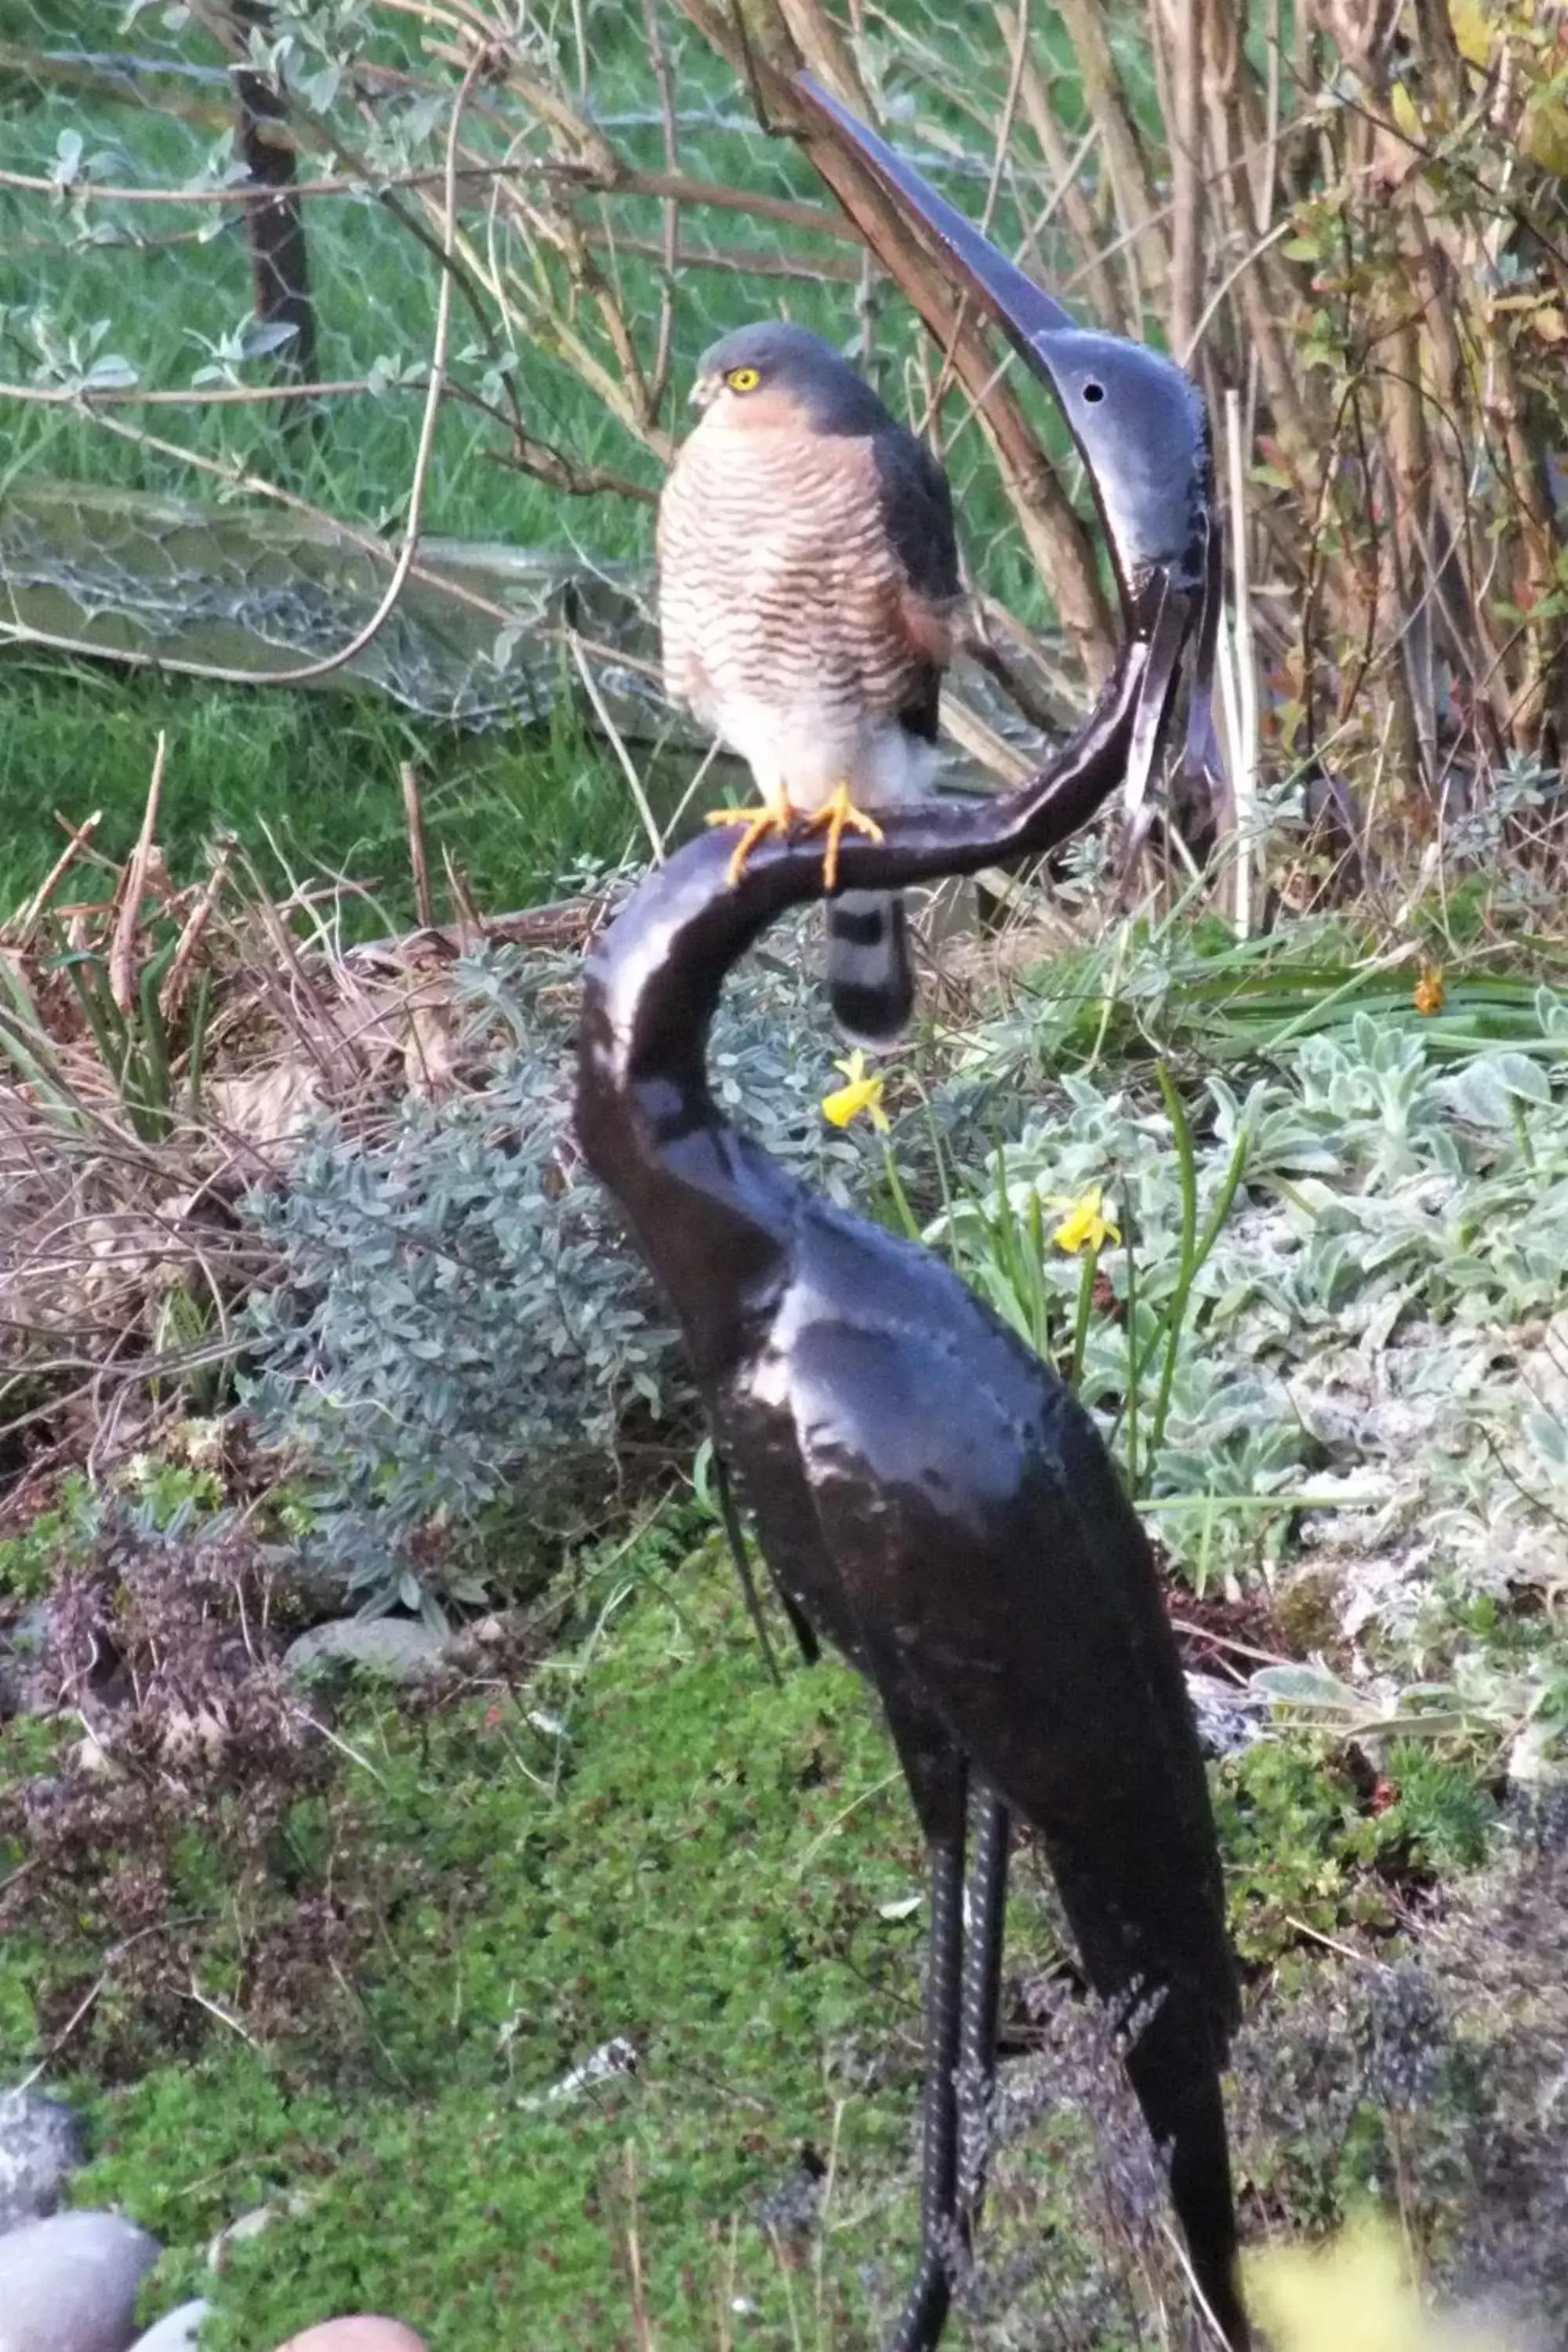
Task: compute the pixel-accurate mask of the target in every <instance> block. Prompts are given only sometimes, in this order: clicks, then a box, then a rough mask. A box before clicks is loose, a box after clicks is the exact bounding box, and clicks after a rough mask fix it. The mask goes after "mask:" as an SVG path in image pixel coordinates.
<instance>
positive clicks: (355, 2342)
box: [278, 2312, 428, 2352]
mask: <svg viewBox="0 0 1568 2352" xmlns="http://www.w3.org/2000/svg"><path fill="white" fill-rule="evenodd" d="M278 2352H428V2347H427V2346H426V2342H425V2338H424V2337H423V2336H416V2335H415V2333H414V2330H413V2329H412V2327H405V2326H404V2325H403V2322H402V2321H401V2320H400V2319H376V2318H374V2317H373V2316H372V2315H370V2314H369V2313H368V2312H361V2313H359V2314H358V2315H351V2316H350V2317H348V2318H346V2319H324V2320H323V2321H322V2322H321V2326H319V2327H307V2328H306V2330H305V2333H304V2334H303V2336H290V2337H289V2341H288V2343H287V2344H280V2345H279V2347H278Z"/></svg>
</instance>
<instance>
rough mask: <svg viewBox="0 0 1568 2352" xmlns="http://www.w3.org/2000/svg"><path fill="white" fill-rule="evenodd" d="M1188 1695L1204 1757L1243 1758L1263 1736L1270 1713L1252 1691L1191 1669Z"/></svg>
mask: <svg viewBox="0 0 1568 2352" xmlns="http://www.w3.org/2000/svg"><path fill="white" fill-rule="evenodd" d="M1186 1681H1187V1696H1188V1697H1189V1698H1190V1699H1191V1700H1192V1703H1193V1713H1194V1716H1195V1717H1196V1718H1197V1727H1198V1746H1199V1747H1200V1748H1202V1749H1203V1752H1204V1754H1205V1756H1215V1757H1220V1756H1240V1755H1243V1754H1245V1752H1246V1750H1247V1748H1252V1747H1255V1746H1256V1745H1257V1743H1258V1740H1260V1739H1261V1738H1262V1737H1263V1729H1264V1717H1265V1715H1266V1714H1267V1712H1268V1710H1267V1708H1266V1707H1265V1706H1264V1704H1263V1702H1262V1700H1261V1699H1259V1698H1258V1697H1257V1696H1255V1695H1254V1694H1253V1693H1252V1692H1251V1691H1248V1690H1242V1689H1240V1688H1238V1687H1237V1685H1236V1684H1235V1683H1226V1682H1222V1681H1221V1680H1220V1678H1219V1676H1218V1675H1202V1674H1196V1673H1194V1672H1192V1671H1190V1670H1189V1672H1188V1675H1187V1677H1186Z"/></svg>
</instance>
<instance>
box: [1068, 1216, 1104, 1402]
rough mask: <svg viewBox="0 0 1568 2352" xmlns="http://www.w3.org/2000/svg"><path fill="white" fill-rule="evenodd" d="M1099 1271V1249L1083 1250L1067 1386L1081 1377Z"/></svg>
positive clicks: (1074, 1384) (1074, 1386)
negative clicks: (1096, 1278)
mask: <svg viewBox="0 0 1568 2352" xmlns="http://www.w3.org/2000/svg"><path fill="white" fill-rule="evenodd" d="M1099 1272H1100V1251H1099V1249H1098V1247H1097V1248H1093V1249H1089V1250H1088V1251H1086V1252H1085V1255H1084V1261H1083V1265H1082V1269H1081V1270H1080V1272H1079V1278H1078V1314H1077V1316H1076V1317H1075V1318H1074V1321H1073V1328H1072V1355H1071V1357H1070V1358H1069V1360H1068V1388H1070V1389H1076V1388H1077V1386H1078V1384H1079V1381H1080V1380H1081V1378H1082V1377H1083V1351H1084V1349H1085V1348H1086V1347H1087V1346H1088V1344H1089V1316H1090V1314H1091V1312H1092V1311H1093V1307H1094V1284H1095V1277H1096V1276H1097V1275H1098V1274H1099Z"/></svg>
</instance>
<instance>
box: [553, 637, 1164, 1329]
mask: <svg viewBox="0 0 1568 2352" xmlns="http://www.w3.org/2000/svg"><path fill="white" fill-rule="evenodd" d="M1188 618H1189V606H1188V604H1187V602H1186V601H1185V600H1184V598H1183V597H1182V596H1180V595H1177V596H1174V597H1167V598H1165V599H1164V601H1163V603H1162V604H1160V605H1159V607H1158V609H1157V610H1156V611H1155V612H1154V613H1153V614H1152V616H1151V621H1150V625H1149V627H1148V628H1147V629H1146V630H1145V631H1143V632H1142V633H1141V634H1140V635H1137V636H1135V637H1133V638H1131V639H1130V640H1129V642H1128V643H1127V644H1126V645H1125V646H1123V648H1122V652H1121V657H1120V659H1119V661H1118V663H1117V666H1116V668H1115V669H1114V671H1113V672H1112V674H1111V677H1110V679H1109V680H1108V682H1107V685H1106V687H1105V689H1104V691H1103V692H1102V694H1101V696H1100V700H1099V702H1098V704H1097V705H1096V707H1095V709H1094V711H1093V712H1092V714H1091V715H1090V717H1089V719H1087V720H1086V722H1085V724H1084V725H1083V727H1082V728H1081V729H1080V730H1079V733H1078V734H1077V735H1076V736H1075V737H1074V738H1073V740H1072V741H1071V742H1070V743H1069V744H1068V746H1067V747H1066V748H1065V749H1064V750H1063V751H1060V752H1058V754H1057V756H1056V757H1055V758H1054V759H1053V760H1051V761H1048V762H1047V765H1046V766H1045V767H1044V768H1042V769H1041V771H1040V772H1039V773H1038V775H1037V776H1036V777H1034V778H1033V779H1032V780H1031V781H1030V782H1028V783H1027V784H1025V785H1022V786H1021V787H1020V788H1019V789H1018V790H1017V791H1016V792H1013V793H1005V794H999V795H997V796H996V797H995V798H994V799H985V800H978V801H963V802H960V801H954V800H942V801H933V802H930V803H923V804H921V806H920V807H919V808H916V809H908V810H900V811H898V812H897V813H896V814H890V815H889V817H888V819H887V822H886V826H885V832H884V837H883V839H882V840H881V841H880V842H870V841H866V840H860V839H846V840H845V841H844V843H843V844H842V845H841V849H840V857H839V874H840V879H841V881H842V883H843V885H844V887H846V888H848V889H854V890H887V889H899V888H901V887H903V886H904V885H905V884H907V883H912V882H920V881H928V880H932V879H935V878H936V877H941V876H945V875H950V874H968V873H973V872H975V871H976V870H977V869H978V868H980V867H982V866H989V865H992V864H994V863H996V862H998V861H1002V860H1006V859H1012V858H1019V857H1026V856H1037V855H1038V854H1040V853H1041V852H1042V851H1044V850H1047V849H1049V848H1051V847H1053V846H1054V845H1056V844H1057V843H1058V842H1059V841H1062V840H1065V839H1066V838H1067V836H1068V835H1069V834H1071V833H1073V832H1075V831H1076V830H1077V828H1078V827H1079V825H1080V824H1084V823H1085V822H1086V821H1087V820H1088V818H1089V817H1090V816H1091V815H1092V814H1094V812H1095V810H1096V809H1097V808H1098V807H1099V806H1100V803H1101V802H1102V801H1103V800H1104V799H1105V797H1106V795H1107V794H1108V793H1110V791H1111V790H1112V789H1113V787H1114V786H1115V785H1116V783H1117V782H1119V781H1120V779H1121V775H1122V773H1123V772H1124V770H1125V767H1126V763H1127V757H1128V751H1129V748H1130V746H1131V743H1132V741H1133V740H1134V735H1135V733H1136V731H1137V730H1138V728H1139V723H1140V706H1141V703H1142V701H1143V699H1144V698H1145V696H1146V695H1152V696H1157V698H1158V715H1159V718H1160V719H1163V715H1164V709H1165V705H1166V703H1167V702H1168V700H1169V698H1170V693H1171V688H1172V686H1173V678H1174V672H1175V667H1176V662H1177V658H1178V656H1179V654H1180V651H1181V647H1182V645H1183V643H1184V639H1185V635H1186V630H1187V625H1188ZM1144 717H1145V720H1146V719H1147V712H1145V713H1144ZM729 860H730V845H729V844H728V843H727V842H725V841H723V840H721V838H719V837H718V836H716V835H713V834H707V835H703V836H702V837H701V838H700V839H699V840H696V841H693V842H689V843H688V844H687V845H686V847H685V848H683V849H681V850H680V851H679V852H678V853H677V855H676V856H674V857H672V858H671V859H670V861H669V863H668V866H663V867H662V868H661V869H660V870H659V871H658V873H656V874H653V875H651V876H650V877H648V879H647V881H646V882H645V883H643V885H642V886H641V887H640V888H639V889H638V890H637V892H636V893H635V894H634V896H633V898H632V899H631V901H630V903H629V904H628V905H627V906H626V908H625V909H624V910H623V912H622V913H621V914H620V916H619V917H618V918H617V919H616V921H615V923H614V924H612V925H611V927H610V929H609V930H608V931H607V932H606V933H605V935H604V937H603V939H602V940H600V941H599V943H598V945H597V946H596V948H595V952H594V954H593V956H592V958H591V959H590V961H589V964H588V967H587V971H586V974H585V977H584V1008H583V1023H582V1029H581V1034H580V1046H579V1065H578V1088H577V1118H576V1124H577V1139H578V1142H579V1145H580V1147H581V1149H582V1151H583V1154H584V1158H585V1159H586V1160H587V1162H588V1164H589V1166H590V1167H591V1168H592V1169H593V1170H594V1171H595V1174H596V1175H598V1176H599V1177H600V1178H601V1179H602V1181H604V1182H605V1184H606V1185H607V1186H608V1187H609V1189H610V1191H611V1192H614V1193H615V1194H616V1196H617V1198H618V1199H619V1201H620V1202H621V1204H622V1206H623V1208H624V1209H625V1210H626V1213H627V1214H628V1216H629V1217H630V1218H631V1221H632V1223H633V1224H634V1225H635V1226H636V1228H637V1233H638V1236H639V1238H640V1240H641V1242H642V1244H643V1248H644V1251H645V1254H646V1255H647V1257H648V1258H649V1260H650V1262H651V1263H652V1265H653V1267H654V1271H655V1273H656V1275H657V1276H658V1278H659V1280H660V1282H661V1284H662V1286H663V1287H664V1289H665V1292H666V1295H667V1296H668V1298H669V1300H670V1303H671V1305H672V1306H673V1307H675V1309H676V1311H677V1313H678V1314H679V1316H680V1318H681V1320H682V1321H683V1323H685V1324H686V1326H687V1329H688V1337H689V1338H694V1327H695V1326H696V1325H697V1324H699V1323H700V1322H701V1321H702V1320H703V1318H707V1319H708V1320H709V1321H711V1320H712V1318H714V1317H716V1316H717V1317H719V1318H720V1319H722V1316H723V1315H724V1314H725V1313H728V1312H729V1311H730V1308H731V1307H732V1306H733V1305H734V1303H735V1301H736V1299H737V1298H738V1297H740V1294H741V1293H742V1290H748V1289H750V1288H752V1287H754V1285H755V1283H756V1282H757V1281H759V1280H763V1279H765V1277H766V1275H767V1272H768V1269H769V1267H770V1265H771V1264H772V1263H773V1261H774V1260H775V1259H776V1255H777V1253H778V1252H779V1250H780V1249H781V1248H782V1247H784V1244H785V1242H786V1240H787V1235H788V1232H789V1230H790V1227H791V1224H792V1222H793V1219H794V1217H795V1214H796V1213H798V1209H799V1204H800V1202H802V1200H803V1199H804V1198H805V1195H804V1193H803V1192H802V1190H801V1188H800V1187H799V1186H798V1185H797V1184H796V1183H795V1180H794V1178H793V1177H791V1176H789V1175H788V1174H787V1173H786V1172H785V1171H784V1170H783V1169H782V1168H780V1167H779V1166H778V1164H777V1162H776V1161H774V1160H771V1159H770V1158H769V1156H768V1155H767V1153H766V1152H765V1151H763V1149H762V1147H761V1145H759V1144H757V1143H755V1142H753V1141H752V1139H751V1138H749V1137H747V1136H745V1135H743V1134H742V1133H741V1132H740V1131H739V1130H738V1129H735V1128H734V1127H732V1126H731V1124H730V1122H729V1121H728V1120H727V1119H726V1118H724V1117H723V1115H722V1113H721V1111H720V1110H719V1108H717V1106H716V1105H715V1103H714V1101H713V1098H712V1096H711V1093H710V1088H709V1084H708V1070H707V1057H708V1034H709V1030H710V1025H711V1023H712V1019H713V1014H714V1013H715V1011H716V1009H717V1007H718V1003H719V997H720V993H721V990H722V988H723V985H724V982H725V980H726V978H727V977H728V975H729V973H730V971H731V969H732V967H733V966H734V965H735V963H736V962H737V961H739V960H740V958H741V956H742V954H743V953H744V952H745V950H746V949H747V948H748V947H749V946H750V945H751V944H752V940H755V939H756V938H757V936H758V935H759V933H761V932H762V931H763V930H765V929H767V927H768V925H769V924H770V923H772V922H773V921H774V920H775V919H777V918H778V917H779V916H780V915H782V914H783V913H784V910H785V909H786V908H789V907H792V906H797V905H799V904H801V903H802V902H803V901H805V900H808V899H812V898H821V897H822V896H823V895H824V892H823V874H822V849H821V845H820V844H819V843H816V842H815V841H810V840H790V841H784V842H778V843H769V844H767V845H763V847H762V848H760V849H759V850H757V851H756V852H755V853H754V855H753V856H752V859H751V861H750V863H749V864H748V866H747V867H746V869H745V872H744V873H743V874H742V876H741V877H739V879H738V880H737V881H733V882H732V881H731V878H730V873H729ZM694 1352H696V1353H697V1354H698V1356H699V1363H700V1362H701V1350H700V1346H699V1345H698V1344H697V1342H696V1340H695V1339H694Z"/></svg>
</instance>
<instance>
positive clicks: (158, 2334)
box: [131, 2295, 212, 2352]
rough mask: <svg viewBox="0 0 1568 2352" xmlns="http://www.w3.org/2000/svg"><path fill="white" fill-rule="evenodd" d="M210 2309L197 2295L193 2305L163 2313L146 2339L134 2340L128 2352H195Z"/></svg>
mask: <svg viewBox="0 0 1568 2352" xmlns="http://www.w3.org/2000/svg"><path fill="white" fill-rule="evenodd" d="M211 2309H212V2305H211V2304H210V2303H208V2302H207V2300H206V2298H205V2296H204V2295H198V2296H197V2297H196V2299H195V2303H183V2304H181V2305H180V2307H179V2309H178V2311H166V2312H165V2313H164V2314H163V2318H162V2319H160V2320H159V2321H158V2322H157V2324H156V2326H153V2327H150V2328H149V2329H148V2330H147V2333H146V2335H145V2336H138V2337H137V2338H136V2341H135V2343H134V2344H133V2345H132V2347H131V2352H196V2348H197V2346H198V2344H199V2342H200V2338H201V2326H202V2322H203V2320H204V2319H205V2317H206V2315H207V2314H208V2312H209V2311H210V2310H211Z"/></svg>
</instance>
